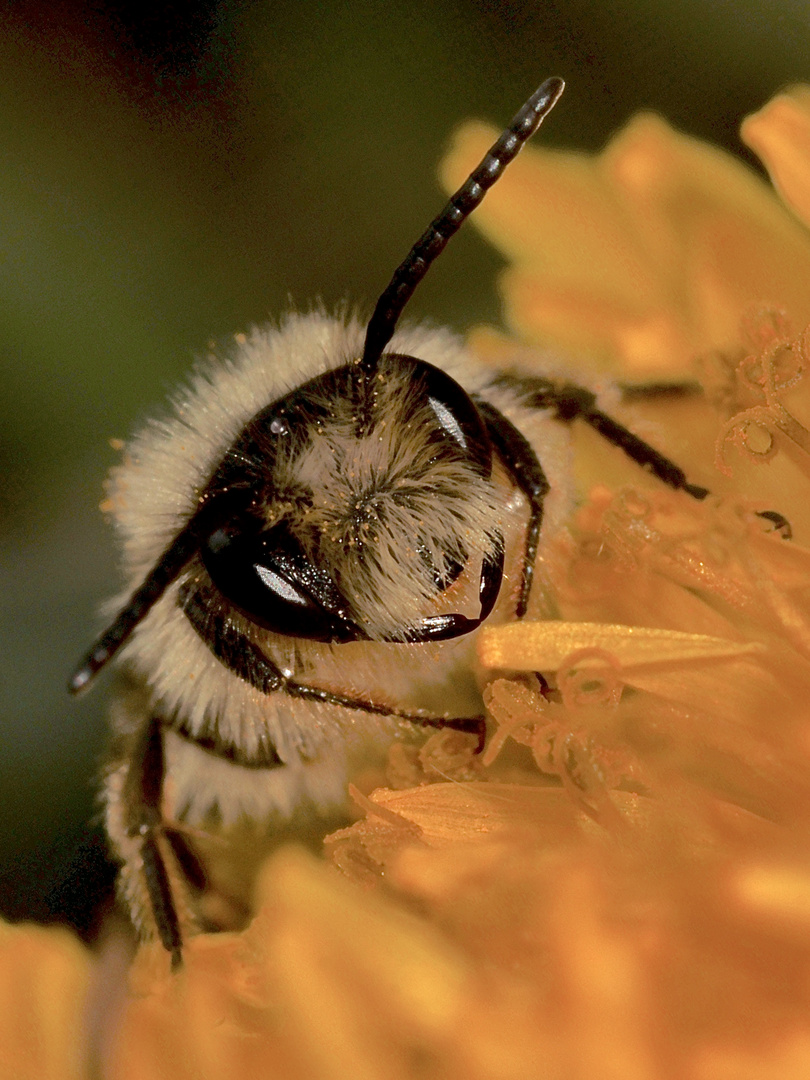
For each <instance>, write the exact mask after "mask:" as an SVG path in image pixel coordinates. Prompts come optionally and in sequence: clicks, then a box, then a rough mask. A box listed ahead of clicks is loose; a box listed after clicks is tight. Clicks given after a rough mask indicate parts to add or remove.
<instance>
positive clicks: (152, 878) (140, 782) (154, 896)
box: [125, 719, 183, 970]
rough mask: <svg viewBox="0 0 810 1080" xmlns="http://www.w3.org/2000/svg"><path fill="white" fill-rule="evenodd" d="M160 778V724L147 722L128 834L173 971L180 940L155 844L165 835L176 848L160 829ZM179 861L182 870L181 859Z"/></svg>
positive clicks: (130, 795)
mask: <svg viewBox="0 0 810 1080" xmlns="http://www.w3.org/2000/svg"><path fill="white" fill-rule="evenodd" d="M163 777H164V757H163V733H162V730H161V726H160V722H159V721H158V720H156V719H150V720H149V722H148V724H147V725H146V727H145V728H144V730H143V733H142V734H141V736H140V737H139V739H138V742H137V744H136V747H135V752H134V754H133V756H132V759H131V762H130V766H129V772H128V775H127V785H126V791H125V800H126V806H127V826H128V827H127V833H128V835H129V836H130V837H131V838H132V839H134V840H136V841H137V842H138V843H139V846H140V855H141V862H142V866H143V878H144V884H145V885H146V892H147V895H148V897H149V904H150V907H151V909H152V915H153V917H154V921H155V926H156V927H157V932H158V937H159V938H160V942H161V944H162V945H163V947H164V949H166V951H167V952H168V953H169V954H170V955H171V958H172V968H173V969H174V970H176V969H177V968H178V967H180V965H181V963H182V946H183V940H182V934H181V931H180V920H179V918H178V915H177V907H176V905H175V902H174V897H173V896H172V887H171V882H170V881H169V874H168V872H167V870H166V862H165V860H164V858H163V853H162V852H161V850H160V845H159V843H158V837H159V836H161V835H165V836H167V839H169V843H170V844H171V846H172V848H173V850H174V849H175V841H173V840H171V839H170V836H171V834H170V833H167V832H166V831H165V830H164V828H163V819H162V816H161V805H160V804H161V799H162V795H163ZM178 862H180V865H181V867H182V865H183V864H182V860H181V859H178Z"/></svg>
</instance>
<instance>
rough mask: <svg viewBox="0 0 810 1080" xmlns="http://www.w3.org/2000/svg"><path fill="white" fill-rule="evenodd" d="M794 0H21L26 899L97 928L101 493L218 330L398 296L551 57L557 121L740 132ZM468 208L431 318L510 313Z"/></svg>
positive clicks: (5, 717)
mask: <svg viewBox="0 0 810 1080" xmlns="http://www.w3.org/2000/svg"><path fill="white" fill-rule="evenodd" d="M808 12H810V9H809V8H808V6H807V4H806V3H804V2H801V3H799V2H787V0H748V2H735V3H731V2H728V0H669V2H661V3H656V4H652V3H650V0H614V2H613V3H611V4H610V5H607V4H604V3H603V2H602V0H558V2H556V3H552V2H548V3H540V2H519V0H516V2H514V3H493V2H485V0H478V2H476V0H455V2H440V3H433V4H413V3H397V2H396V0H394V2H387V3H362V2H358V3H348V4H345V3H344V4H341V5H334V8H333V7H332V6H331V5H329V4H326V3H323V2H321V3H313V2H312V0H297V2H290V0H284V3H274V2H271V0H259V2H252V3H250V2H245V0H242V2H237V0H222V2H220V3H216V2H214V0H203V2H199V3H196V4H195V5H194V6H193V8H189V9H186V8H185V7H183V6H174V5H170V4H166V3H162V4H160V5H157V4H156V5H154V7H153V6H152V5H150V4H149V3H148V2H139V3H137V4H135V3H133V4H132V5H127V4H123V3H120V4H115V3H102V2H101V0H99V2H98V3H95V4H91V3H87V4H81V3H63V4H59V3H48V4H39V5H34V4H26V3H13V4H11V3H10V4H3V5H0V128H2V137H0V157H1V158H2V163H1V164H0V409H2V421H0V530H2V537H1V539H2V542H1V543H0V606H1V607H0V610H1V612H2V616H1V617H0V722H2V736H1V738H2V752H1V753H0V770H2V777H1V778H0V783H1V784H2V801H1V802H0V912H1V913H3V914H5V915H6V916H7V917H11V918H13V919H19V918H35V919H39V920H53V919H57V920H67V921H71V922H73V923H74V924H75V925H77V926H79V927H80V928H81V929H82V930H85V931H89V930H90V929H91V928H92V923H93V912H94V910H95V898H102V897H104V896H105V895H107V894H108V891H109V887H110V881H111V871H110V869H109V867H108V866H107V864H106V863H105V860H104V857H103V841H102V840H101V839H100V835H99V832H98V830H97V829H94V828H92V827H90V826H88V822H90V821H91V819H92V817H93V815H94V813H95V805H94V797H95V784H96V781H95V776H96V772H97V768H98V761H99V758H100V756H101V755H102V754H103V747H104V713H105V708H106V703H105V694H106V685H105V683H106V680H102V685H100V686H99V687H98V688H97V689H96V691H95V692H94V693H93V694H92V695H89V696H88V697H86V698H84V699H81V700H79V701H71V700H69V699H68V697H67V696H66V694H65V691H64V685H65V680H66V678H67V675H68V673H69V671H70V669H71V665H72V664H73V663H74V662H75V660H76V659H77V657H78V656H79V655H80V654H81V652H82V650H83V649H84V648H85V647H86V645H87V644H88V643H89V639H90V637H91V636H92V633H93V631H94V630H96V629H97V628H98V623H97V621H96V614H95V613H96V611H97V608H98V605H99V603H100V601H101V600H102V598H104V597H106V596H107V595H108V594H109V593H110V592H111V591H113V589H114V588H115V571H114V556H113V551H112V543H111V537H110V536H109V535H108V533H107V531H106V530H105V527H104V525H103V524H102V521H101V517H100V515H99V513H98V509H97V504H98V502H99V499H100V496H101V481H102V478H103V476H104V474H105V472H106V470H107V469H108V467H109V466H110V465H111V464H112V463H113V461H114V458H115V455H114V453H113V451H112V450H111V449H110V448H109V445H108V440H109V438H110V437H114V436H119V437H124V436H126V435H127V434H128V433H129V432H130V431H131V430H132V428H133V426H134V425H135V424H136V423H137V422H138V421H139V419H141V418H142V417H143V416H145V415H148V414H149V413H150V411H154V409H155V406H156V404H157V403H159V402H160V401H161V400H162V399H163V397H164V395H165V392H166V390H167V389H168V388H169V387H171V386H172V384H173V383H175V382H176V381H177V379H178V378H179V377H181V376H182V375H183V373H184V372H186V371H187V370H188V368H189V365H190V362H191V360H192V358H193V356H194V354H195V353H199V352H202V351H204V349H205V347H206V343H207V342H208V341H209V340H210V339H216V338H220V337H224V336H227V335H228V334H230V333H232V332H234V331H236V330H239V329H244V328H246V327H248V326H249V325H250V324H251V323H253V322H256V321H262V320H264V319H266V318H267V317H268V316H270V315H272V314H273V313H277V312H280V311H282V310H283V309H285V308H286V307H287V306H289V304H290V302H293V303H298V304H305V303H306V302H307V301H309V300H311V299H313V298H318V297H320V298H321V299H323V300H324V301H325V302H326V303H327V304H328V305H330V304H334V303H336V302H337V301H339V300H341V299H344V298H349V299H350V300H360V301H363V300H365V301H366V302H368V303H372V302H373V300H374V299H375V298H376V296H377V294H378V293H379V291H380V290H381V288H382V287H383V286H384V285H385V284H386V282H387V280H388V277H389V275H390V273H391V271H392V270H393V268H394V266H395V265H396V264H397V262H398V261H399V259H400V258H401V257H402V256H403V255H404V254H405V252H406V250H407V248H408V247H409V245H410V243H411V242H412V241H413V240H415V239H416V236H417V235H418V234H419V233H420V232H421V230H422V229H423V227H424V226H425V225H426V224H427V222H428V221H429V220H430V218H431V217H432V216H433V215H434V213H435V212H436V211H437V210H438V209H439V207H440V206H441V204H442V201H443V200H442V196H441V195H440V193H439V191H438V188H437V184H436V182H435V172H436V165H437V162H438V160H439V158H440V156H441V154H442V150H443V147H444V146H445V145H446V141H447V139H448V137H449V135H450V133H451V132H452V130H453V128H454V127H455V126H456V125H457V124H458V123H459V122H460V121H461V120H463V119H465V118H467V117H469V116H480V117H483V118H486V119H489V120H491V121H493V122H497V123H504V122H506V121H508V119H509V118H510V117H511V115H512V114H513V113H514V112H515V110H516V109H517V107H518V106H519V105H520V104H521V102H522V101H523V99H524V98H525V97H526V96H528V94H529V93H530V92H531V90H532V89H533V88H534V87H535V86H536V85H537V84H538V83H539V82H540V81H541V80H542V79H543V78H544V77H545V76H547V75H550V74H557V75H562V76H563V77H564V78H565V79H566V81H567V83H568V90H567V92H566V95H565V98H564V100H563V102H562V104H561V106H560V107H558V109H557V110H556V111H555V113H554V116H553V123H552V122H550V123H549V124H548V126H547V127H546V128H545V129H544V133H543V135H542V138H543V139H544V141H546V142H548V143H551V144H554V145H558V146H566V147H579V148H583V149H587V150H597V149H599V148H600V147H601V146H602V145H603V144H604V142H605V141H606V139H607V138H608V136H609V135H610V133H611V132H612V131H614V130H615V128H616V127H618V126H619V125H620V124H621V123H623V122H624V121H625V119H626V118H627V117H628V116H630V115H631V114H632V113H633V112H634V111H636V110H637V109H639V108H654V109H657V110H659V111H661V112H662V113H663V114H665V115H666V116H667V117H668V118H669V119H670V120H671V121H672V122H674V123H675V124H676V125H677V126H679V127H681V128H682V129H684V130H686V131H688V132H691V133H693V134H696V135H700V136H703V137H704V138H708V139H711V140H713V141H715V142H720V143H722V144H723V145H725V146H727V147H728V148H730V149H732V150H733V151H735V152H737V153H742V152H743V151H742V148H741V146H740V144H739V143H738V141H737V127H738V122H739V119H740V118H741V117H742V116H743V115H744V114H745V113H747V112H750V111H752V110H753V109H755V108H757V107H758V106H759V105H761V104H762V103H763V102H764V101H765V100H766V99H767V98H768V97H770V96H771V94H772V93H773V92H774V91H775V90H777V89H779V88H780V87H781V86H783V85H785V84H787V83H790V82H791V81H795V80H801V79H803V78H807V79H810V60H808V59H807V58H808V56H810V48H809V46H810V14H809V13H808ZM498 266H499V260H498V258H497V256H496V255H495V254H494V253H493V252H491V251H490V250H489V249H488V248H487V247H486V246H485V244H484V243H483V242H482V241H481V240H479V238H478V237H477V236H476V235H475V234H474V233H473V231H472V230H469V229H468V230H467V231H466V232H464V233H462V235H461V236H459V238H458V239H457V240H456V241H454V243H453V245H452V246H451V248H450V249H449V250H448V252H447V254H446V255H445V256H444V257H443V259H442V261H441V263H440V264H439V265H438V266H437V267H436V268H435V270H434V271H433V272H432V274H431V275H430V277H429V278H428V280H427V281H426V283H425V285H424V287H423V288H421V289H420V290H419V292H418V293H417V296H416V298H415V300H414V301H413V304H412V306H411V308H410V309H409V314H411V315H416V316H420V315H426V316H430V317H433V318H435V319H437V320H440V321H442V322H447V323H450V324H451V325H453V326H455V327H456V328H458V329H464V328H465V327H466V326H468V325H469V324H470V323H472V322H474V321H475V322H477V321H482V320H488V321H493V322H494V321H497V319H498V308H499V305H498V299H497V295H496V291H495V287H494V278H495V275H496V272H497V269H498Z"/></svg>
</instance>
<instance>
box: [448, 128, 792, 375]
mask: <svg viewBox="0 0 810 1080" xmlns="http://www.w3.org/2000/svg"><path fill="white" fill-rule="evenodd" d="M494 134H495V133H494V131H492V130H491V129H488V128H483V127H482V126H481V125H469V126H467V127H465V128H463V129H462V130H461V132H460V133H459V135H458V137H457V139H456V142H455V145H454V147H453V149H452V150H451V152H450V154H449V155H448V157H447V159H446V161H445V163H444V166H443V168H442V180H443V182H444V183H445V185H446V186H447V187H448V188H453V187H455V186H456V185H457V184H458V183H460V182H461V181H462V180H463V178H464V176H465V175H466V173H467V171H468V170H469V169H470V168H471V167H472V166H473V165H474V164H475V163H476V162H477V160H478V159H479V158H480V157H481V155H482V154H483V153H484V151H485V150H486V148H487V146H488V145H489V143H490V141H491V140H492V139H493V138H494ZM473 220H474V221H475V223H476V224H477V225H478V227H479V228H480V229H481V230H482V231H483V232H484V233H485V234H486V235H487V236H488V237H489V238H490V239H491V240H492V241H493V243H495V244H496V245H497V246H498V247H499V248H500V250H501V251H503V252H504V254H506V256H507V257H508V258H509V259H510V260H511V262H512V264H513V266H512V269H511V270H510V271H509V272H508V273H507V275H506V276H505V278H504V282H503V289H504V294H505V300H506V311H507V317H508V319H509V322H510V324H511V325H512V326H513V328H515V329H517V330H518V332H519V333H520V334H521V335H522V336H523V337H524V338H525V339H527V340H529V341H531V342H532V343H542V344H552V345H556V346H557V347H560V348H562V349H564V350H565V351H566V352H569V353H574V354H579V355H585V356H587V357H588V359H590V360H591V361H596V362H601V363H611V364H616V363H619V364H621V365H622V366H623V367H624V368H625V369H631V370H635V371H636V372H644V371H653V370H656V369H657V370H662V369H668V370H672V371H678V370H681V371H682V370H684V369H685V368H686V367H687V366H688V365H689V364H690V363H691V361H692V359H693V357H694V356H695V355H699V354H703V353H706V352H709V351H710V350H712V349H723V348H727V347H729V346H730V345H733V344H736V342H737V340H738V329H739V323H740V319H741V317H742V316H743V314H744V313H745V311H746V310H748V309H749V308H751V307H752V306H755V305H757V306H763V305H765V306H773V307H781V308H786V309H787V310H789V311H790V312H791V316H792V317H793V319H794V320H795V321H796V322H798V323H802V322H804V321H807V319H810V297H809V296H808V294H807V290H806V289H805V288H804V282H805V281H806V280H807V277H808V274H810V238H808V236H807V234H806V233H805V230H804V229H803V228H802V227H801V226H800V225H799V224H798V223H797V222H796V221H795V219H793V218H792V217H791V215H790V214H789V213H788V212H787V211H786V210H785V208H784V207H783V206H781V205H780V204H779V202H778V200H777V199H776V198H775V196H774V194H773V192H772V191H771V189H770V188H769V187H768V186H767V185H766V184H765V183H763V182H762V181H761V180H760V179H759V178H758V177H757V176H756V175H755V174H754V173H753V172H752V171H751V170H750V169H748V168H747V167H746V166H745V165H743V164H742V163H741V162H739V161H737V160H736V159H734V158H733V157H732V156H731V155H729V154H726V153H724V152H723V151H721V150H718V149H715V148H713V147H710V146H708V145H705V144H703V143H701V142H699V141H698V140H696V139H692V138H690V137H688V136H686V135H682V134H680V133H678V132H676V131H674V130H673V129H672V128H670V127H669V126H668V125H667V124H666V122H665V121H664V120H662V119H661V118H659V117H657V116H653V115H649V114H645V115H641V116H638V117H636V118H635V119H633V120H631V121H630V123H629V124H628V125H627V127H626V128H625V129H624V130H623V131H621V132H620V133H619V134H618V135H617V136H616V137H615V138H614V139H613V140H612V141H611V143H610V144H609V145H608V147H607V148H606V150H605V151H604V152H603V153H602V154H601V155H598V156H595V157H588V156H586V155H582V154H573V153H570V152H561V151H553V150H545V149H537V148H533V147H530V148H528V149H527V150H526V151H525V152H524V153H523V154H522V155H521V157H520V158H519V159H518V160H517V161H516V162H515V163H514V164H513V165H512V166H511V167H510V170H509V171H508V172H507V173H506V175H505V176H504V178H503V180H501V181H500V182H499V184H498V185H497V186H496V187H495V188H494V189H493V191H492V192H491V193H490V194H489V195H488V197H487V200H486V201H485V202H484V204H483V206H482V207H481V208H480V210H478V211H477V213H476V216H475V218H474V219H473Z"/></svg>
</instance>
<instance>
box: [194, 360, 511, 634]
mask: <svg viewBox="0 0 810 1080" xmlns="http://www.w3.org/2000/svg"><path fill="white" fill-rule="evenodd" d="M369 400H370V408H369V409H365V408H361V405H362V406H365V404H367V403H368V401H369ZM361 412H364V413H365V419H364V421H363V422H362V423H360V422H359V421H358V416H359V414H360V413H361ZM491 473H492V448H491V444H490V441H489V437H488V435H487V431H486V427H485V425H484V423H483V422H482V420H481V417H480V416H479V413H478V410H477V408H476V406H475V404H474V402H473V401H472V400H471V398H470V397H469V396H468V394H467V393H466V392H465V391H464V390H463V389H462V387H461V386H459V384H458V383H456V382H455V381H454V380H453V379H452V378H451V377H450V376H449V375H447V374H446V373H445V372H443V371H441V370H440V369H438V368H436V367H434V366H432V365H431V364H428V363H426V362H425V361H422V360H418V359H416V358H415V357H411V356H400V355H396V354H387V355H385V356H383V357H382V358H381V360H380V361H379V363H378V365H377V368H376V371H375V375H374V381H373V385H372V386H371V387H369V385H368V381H367V379H366V376H365V374H364V373H363V372H362V371H361V369H360V367H359V364H357V363H353V364H348V365H344V366H343V367H340V368H337V369H334V370H332V371H328V372H326V373H325V374H323V375H319V376H318V377H316V378H315V379H312V380H310V381H309V382H307V383H305V384H304V385H303V386H301V387H299V388H298V389H297V390H295V391H294V392H293V393H291V394H289V395H288V396H287V397H284V398H282V399H280V400H279V401H276V402H274V403H273V404H272V405H271V406H269V407H268V408H267V409H264V410H263V411H262V412H260V413H259V414H258V415H257V416H255V417H254V418H253V419H252V420H251V421H250V423H249V424H248V425H247V426H246V428H245V429H244V431H243V432H242V434H241V435H240V436H239V438H238V439H237V441H236V442H235V444H234V445H233V446H232V448H231V450H230V451H229V452H228V454H227V455H226V457H225V458H224V460H223V461H222V463H221V465H220V466H219V467H218V469H217V470H216V472H215V473H214V475H213V477H212V478H211V481H210V482H209V484H208V486H207V487H206V489H205V491H204V492H203V495H202V497H201V500H200V509H199V511H198V516H199V518H200V523H201V524H202V523H205V528H204V529H203V535H204V539H203V541H202V544H201V548H200V554H201V558H202V562H203V565H204V567H205V570H206V571H207V573H208V575H209V576H210V578H211V580H212V582H213V584H214V585H215V587H216V588H217V590H218V591H219V592H220V593H221V594H222V596H223V597H225V598H226V600H227V601H229V602H230V603H231V604H233V605H234V606H235V607H236V608H238V609H239V610H240V611H241V612H242V614H244V615H245V616H247V618H249V619H250V620H251V621H252V622H254V623H256V624H258V625H259V626H262V627H264V628H265V629H269V630H272V631H274V632H276V633H283V634H287V635H290V636H293V637H302V638H309V639H314V640H319V641H352V640H358V639H371V640H388V641H407V640H410V641H418V640H435V639H438V638H446V637H456V636H459V635H460V634H464V633H467V632H468V631H469V630H471V629H473V628H474V627H475V626H477V625H478V624H479V623H480V622H481V621H482V619H484V618H486V616H487V615H488V614H489V613H490V611H491V609H492V606H493V605H494V603H495V600H496V598H497V594H498V590H499V587H500V582H501V574H502V565H503V554H502V540H501V530H500V523H499V519H500V512H499V508H498V506H499V496H498V491H497V489H496V487H495V486H494V485H493V483H492V479H491ZM459 607H460V610H457V608H459Z"/></svg>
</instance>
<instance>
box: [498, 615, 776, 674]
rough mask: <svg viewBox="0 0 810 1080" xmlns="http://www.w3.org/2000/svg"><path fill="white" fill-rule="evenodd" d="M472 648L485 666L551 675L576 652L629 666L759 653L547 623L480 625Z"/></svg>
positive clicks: (745, 647) (696, 640)
mask: <svg viewBox="0 0 810 1080" xmlns="http://www.w3.org/2000/svg"><path fill="white" fill-rule="evenodd" d="M477 646H478V659H479V660H480V661H481V663H482V664H483V665H484V667H486V668H513V669H514V670H516V671H538V670H540V671H553V670H555V669H556V668H558V667H560V665H561V664H562V663H563V662H564V660H565V658H566V657H567V656H569V655H570V654H571V653H573V652H576V651H578V650H579V649H602V650H604V651H605V652H608V653H611V654H612V655H613V656H615V657H616V659H617V660H618V661H619V663H621V664H623V665H625V666H628V667H639V666H644V665H647V664H662V663H665V664H669V663H673V662H678V661H680V662H685V661H689V660H711V659H719V658H721V657H730V656H741V655H744V654H746V653H751V652H758V651H760V650H761V646H759V645H758V644H757V643H755V642H742V643H741V642H739V641H723V640H722V639H720V638H714V637H708V636H707V635H706V634H687V633H682V632H681V631H678V630H661V629H657V628H653V629H650V628H647V627H643V626H614V625H610V624H606V623H571V622H555V621H552V620H549V621H547V622H519V623H511V624H509V625H507V626H491V627H489V626H485V627H484V628H483V629H482V630H481V632H480V633H479V635H478V640H477Z"/></svg>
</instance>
